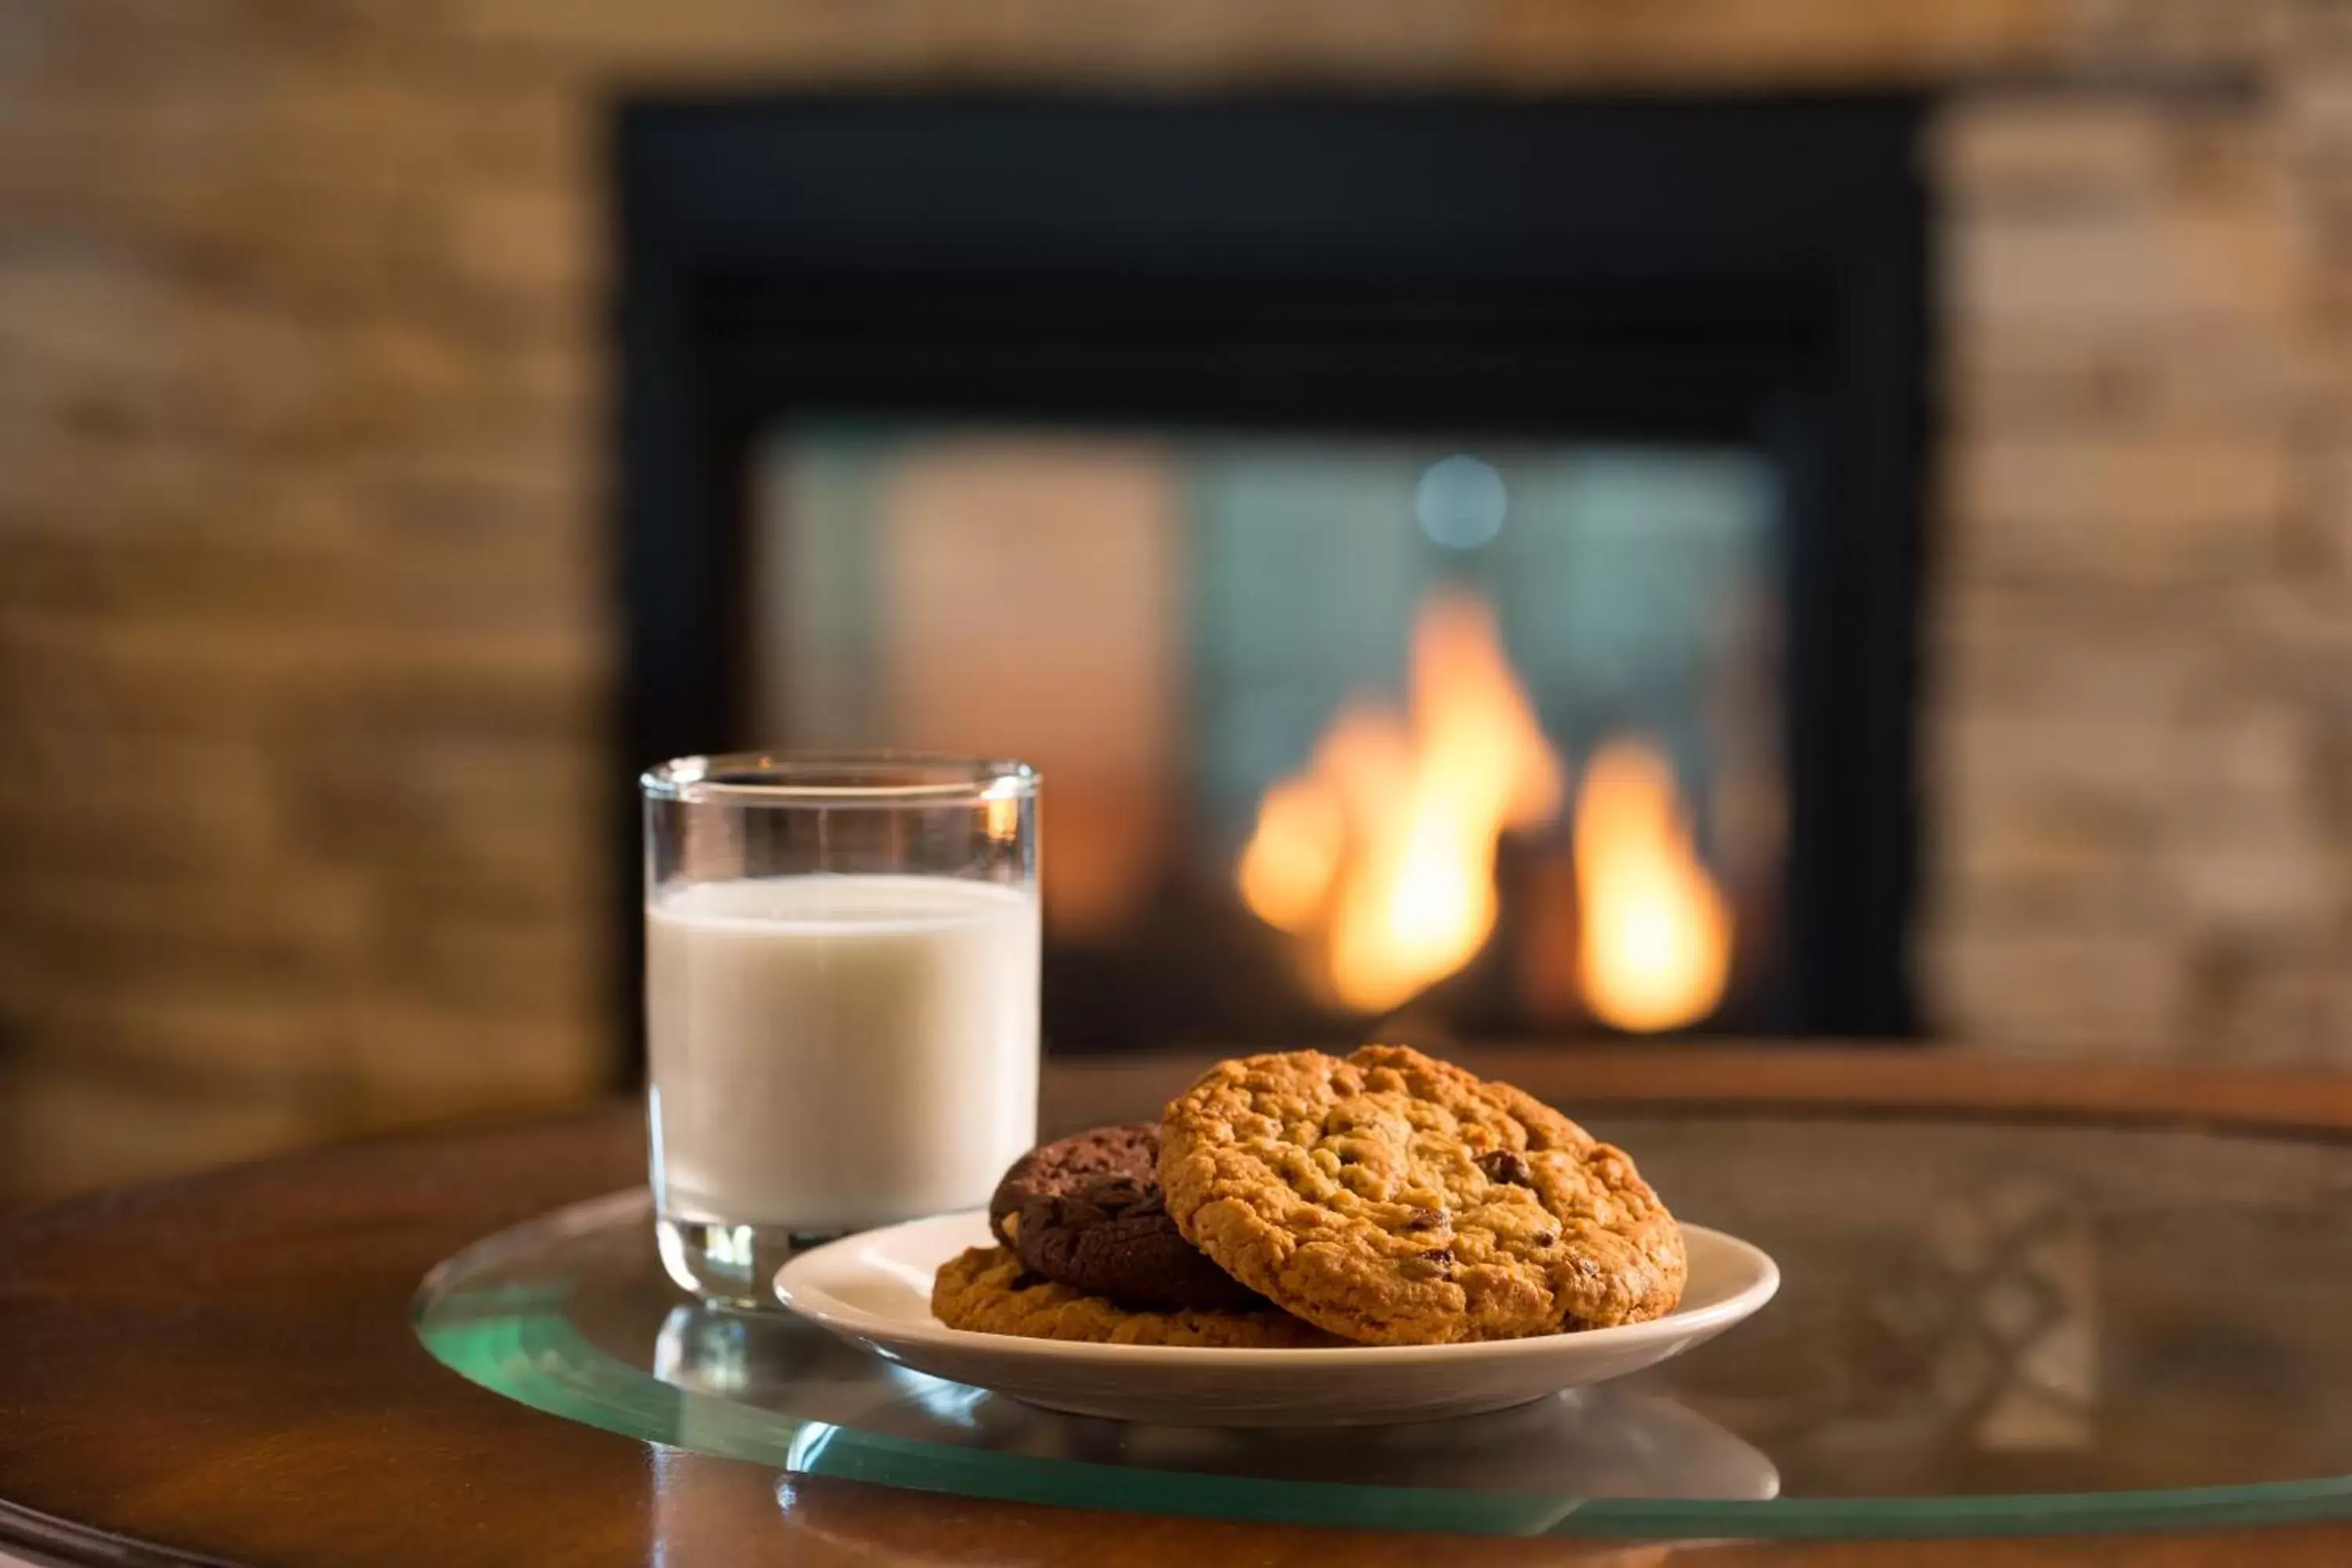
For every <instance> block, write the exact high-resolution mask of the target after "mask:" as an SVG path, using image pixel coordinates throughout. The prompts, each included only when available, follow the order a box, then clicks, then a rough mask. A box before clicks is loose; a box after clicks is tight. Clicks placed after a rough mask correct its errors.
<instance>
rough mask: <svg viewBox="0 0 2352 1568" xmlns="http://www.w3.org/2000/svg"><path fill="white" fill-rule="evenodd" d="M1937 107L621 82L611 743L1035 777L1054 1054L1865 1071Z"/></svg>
mask: <svg viewBox="0 0 2352 1568" xmlns="http://www.w3.org/2000/svg"><path fill="white" fill-rule="evenodd" d="M1918 125H1919V109H1918V105H1917V104H1916V103H1915V102H1913V101H1910V100H1901V99H1889V98H1872V99H1851V98H1803V99H1788V100H1723V101H1666V100H1639V101H1579V102H1572V103H1535V102H1529V103H1525V104H1509V103H1502V102H1484V103H1469V102H1428V101H1399V100H1329V101H1279V102H1276V101H1261V100H1236V99H1213V100H1166V101H1134V102H1129V101H1121V102H1107V101H1081V100H1043V99H1041V100H1005V99H991V100H952V101H945V100H937V99H918V98H907V99H892V98H860V99H842V100H809V99H774V100H733V101H727V102H720V103H692V104H683V103H646V104H640V105H636V106H634V107H632V108H631V109H630V110H628V111H627V112H625V114H624V115H623V117H622V119H621V121H620V125H619V131H618V138H617V158H618V165H619V179H620V202H619V213H620V232H621V241H622V255H623V264H624V269H623V289H622V310H621V336H620V346H621V361H622V363H621V370H622V387H623V407H622V413H623V435H624V440H623V444H622V456H623V473H622V489H621V495H622V503H623V504H622V525H623V550H622V562H623V568H624V575H623V585H624V591H625V600H626V604H627V608H628V612H629V629H630V638H629V643H628V657H627V660H626V666H625V702H626V711H625V722H624V726H623V743H624V745H625V747H626V748H627V753H628V754H627V757H626V759H625V760H626V762H627V763H629V764H631V765H632V766H634V765H635V764H638V763H643V762H646V761H648V760H652V759H657V758H659V757H663V756H667V755H673V754H677V753H679V752H688V751H705V750H712V749H718V748H722V747H724V748H734V747H740V746H745V745H760V744H772V745H778V746H856V747H869V746H891V747H920V748H933V749H952V750H959V751H977V752H1017V753H1020V754H1023V755H1024V756H1027V757H1029V758H1030V759H1031V760H1033V761H1035V762H1037V763H1040V764H1041V765H1042V766H1043V768H1044V769H1045V774H1046V778H1047V792H1046V803H1047V804H1046V808H1045V848H1044V867H1045V897H1046V910H1047V957H1046V980H1045V986H1046V991H1045V1029H1046V1034H1047V1038H1048V1043H1049V1047H1051V1048H1054V1049H1056V1050H1065V1051H1086V1050H1114V1049H1126V1048H1137V1047H1153V1046H1172V1045H1186V1044H1191V1045H1203V1046H1206V1045H1214V1046H1216V1047H1225V1048H1230V1047H1250V1046H1254V1045H1258V1044H1261V1043H1263V1044H1268V1045H1271V1044H1276V1043H1280V1044H1296V1043H1302V1042H1307V1041H1324V1040H1329V1041H1340V1040H1345V1039H1348V1038H1350V1037H1357V1036H1360V1034H1362V1033H1363V1032H1364V1031H1365V1030H1366V1029H1368V1028H1371V1027H1375V1026H1378V1027H1381V1028H1384V1029H1387V1030H1390V1031H1392V1032H1401V1033H1402V1034H1405V1035H1407V1036H1412V1037H1430V1038H1436V1039H1447V1038H1480V1037H1509V1038H1519V1039H1525V1038H1538V1037H1605V1036H1611V1035H1628V1034H1630V1035H1650V1034H1655V1033H1662V1032H1742V1033H1809V1034H1859V1035H1871V1036H1895V1035H1899V1034H1901V1033H1903V1032H1905V1031H1906V1029H1907V1028H1908V1027H1909V1025H1910V1021H1911V1020H1910V1008H1909V1005H1908V994H1907V986H1906V977H1905V961H1906V927H1907V916H1908V911H1909V907H1910V891H1911V876H1912V860H1913V855H1912V826H1911V766H1912V763H1911V698H1912V689H1913V685H1914V679H1915V676H1914V671H1915V666H1916V634H1915V629H1914V616H1913V612H1914V606H1915V604H1916V596H1917V592H1918V572H1919V554H1920V536H1921V478H1920V468H1921V456H1920V455H1921V451H1922V447H1923V437H1924V424H1925V418H1926V413H1925V405H1924V397H1923V393H1922V388H1923V387H1924V386H1925V385H1926V384H1927V371H1926V356H1927V330H1926V323H1925V318H1924V309H1923V303H1922V301H1923V300H1924V298H1925V287H1926V278H1925V268H1926V251H1925V245H1924V236H1925V233H1926V227H1927V225H1926V216H1927V215H1926V211H1925V202H1926V197H1925V195H1924V193H1923V190H1922V187H1921V185H1920V184H1919V182H1918V179H1917V177H1916V172H1915V168H1914V156H1915V152H1916V145H1915V144H1916V133H1917V129H1918ZM627 842H628V843H629V844H630V846H631V849H630V855H631V860H630V862H628V863H634V845H635V837H634V823H633V820H632V824H631V827H630V837H629V838H628V840H627ZM632 892H634V889H632ZM623 920H624V925H625V929H626V930H628V931H631V932H632V933H634V931H635V919H634V902H632V903H631V904H630V906H629V909H628V910H625V911H624V914H623ZM630 967H631V973H634V966H633V965H632V966H630ZM631 1016H634V1013H632V1015H631Z"/></svg>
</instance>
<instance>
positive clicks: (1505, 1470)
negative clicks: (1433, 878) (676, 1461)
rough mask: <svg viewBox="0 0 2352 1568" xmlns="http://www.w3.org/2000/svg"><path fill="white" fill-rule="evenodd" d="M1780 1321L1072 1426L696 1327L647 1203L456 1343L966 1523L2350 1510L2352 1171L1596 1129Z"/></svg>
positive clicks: (2086, 1521) (2243, 1147)
mask: <svg viewBox="0 0 2352 1568" xmlns="http://www.w3.org/2000/svg"><path fill="white" fill-rule="evenodd" d="M1593 1126H1594V1128H1595V1130H1596V1131H1600V1132H1601V1133H1602V1135H1604V1136H1606V1137H1609V1138H1612V1139H1613V1140H1615V1141H1617V1142H1622V1143H1623V1144H1624V1145H1625V1146H1627V1147H1628V1148H1630V1149H1632V1150H1633V1152H1634V1153H1635V1155H1636V1157H1637V1158H1638V1159H1639V1160H1640V1161H1641V1163H1642V1167H1643V1171H1644V1173H1647V1174H1649V1175H1651V1176H1652V1178H1653V1180H1654V1182H1655V1183H1656V1184H1657V1186H1658V1188H1659V1190H1660V1192H1661V1193H1663V1194H1664V1195H1665V1196H1666V1198H1667V1201H1668V1202H1669V1203H1670V1204H1671V1205H1673V1206H1674V1208H1675V1212H1676V1213H1677V1214H1679V1215H1683V1216H1684V1217H1685V1218H1686V1219H1689V1220H1693V1221H1696V1222H1698V1223H1702V1224H1706V1225H1711V1226H1717V1228H1720V1229H1723V1230H1727V1231H1730V1232H1731V1233H1733V1234H1734V1235H1737V1236H1740V1237H1746V1238H1747V1239H1748V1240H1751V1241H1753V1242H1755V1243H1757V1244H1758V1245H1759V1246H1761V1247H1764V1248H1765V1249H1766V1250H1768V1251H1769V1252H1770V1253H1772V1254H1773V1256H1774V1257H1775V1258H1777V1259H1778V1260H1779V1262H1780V1268H1781V1271H1782V1277H1783V1282H1782V1287H1781V1291H1780V1297H1779V1298H1778V1300H1775V1301H1774V1302H1773V1303H1772V1304H1771V1305H1770V1306H1769V1307H1768V1308H1767V1309H1766V1310H1764V1311H1763V1312H1762V1313H1761V1314H1759V1316H1758V1317H1757V1318H1755V1319H1753V1320H1751V1321H1748V1323H1745V1324H1743V1325H1741V1326H1740V1327H1738V1328H1737V1329H1735V1330H1733V1331H1731V1332H1729V1333H1727V1334H1726V1335H1725V1336H1724V1337H1723V1338H1721V1339H1719V1340H1717V1341H1716V1342H1713V1343H1711V1344H1708V1345H1706V1346H1703V1347H1701V1348H1700V1349H1698V1350H1696V1351H1694V1352H1691V1353H1690V1354H1688V1355H1686V1356H1684V1357H1682V1358H1680V1359H1677V1360H1675V1361H1671V1362H1668V1363H1664V1364H1663V1365H1662V1366H1659V1367H1656V1368H1654V1369H1652V1370H1651V1371H1649V1372H1645V1373H1640V1374H1637V1375H1635V1376H1633V1377H1628V1378H1624V1379H1622V1380H1620V1381H1618V1382H1614V1383H1611V1384H1602V1385H1601V1386H1598V1387H1595V1388H1590V1389H1585V1390H1581V1391H1572V1392H1570V1393H1569V1394H1560V1395H1556V1396H1553V1397H1551V1398H1549V1399H1546V1400H1543V1401H1539V1402H1538V1403H1537V1404H1535V1405H1527V1406H1523V1407H1521V1408H1519V1409H1516V1410H1508V1411H1503V1412H1500V1413H1497V1414H1496V1415H1484V1416H1476V1417H1472V1418H1468V1419H1464V1420H1454V1421H1445V1422H1433V1423H1426V1424H1420V1425H1413V1426H1389V1427H1369V1428H1352V1429H1349V1430H1348V1431H1347V1432H1346V1433H1345V1434H1344V1435H1341V1434H1335V1433H1334V1432H1332V1431H1330V1430H1322V1431H1313V1430H1299V1431H1255V1432H1251V1431H1220V1430H1209V1429H1199V1428H1178V1427H1158V1426H1135V1425H1129V1424H1125V1423H1119V1422H1111V1421H1102V1420H1095V1419H1089V1418H1082V1417H1076V1416H1067V1415H1055V1414H1052V1413H1050V1412H1046V1411H1043V1410H1038V1409H1034V1408H1031V1407H1028V1406H1025V1405H1020V1404H1017V1403H1015V1402H1013V1401H1012V1400H1009V1399H1005V1398H1003V1397H1002V1396H999V1395H995V1394H988V1393H986V1392H984V1391H982V1390H979V1389H974V1388H967V1387H963V1386H961V1385H960V1384H950V1383H945V1382H941V1381H940V1380H938V1379H935V1378H930V1377H926V1376H924V1375H922V1374H920V1373H912V1372H908V1371H906V1370H904V1369H902V1368H898V1367H895V1366H892V1365H890V1364H888V1363H885V1362H882V1361H880V1360H877V1359H876V1358H874V1357H871V1356H869V1355H866V1353H864V1352H860V1351H856V1350H854V1349H852V1348H850V1347H848V1346H846V1345H845V1344H842V1343H839V1342H835V1341H834V1340H833V1339H831V1338H830V1337H829V1336H827V1335H825V1334H824V1333H823V1332H822V1331H817V1330H815V1329H814V1328H812V1327H810V1326H808V1325H806V1324H803V1323H802V1322H800V1321H797V1320H794V1319H793V1318H790V1317H788V1316H785V1315H782V1314H781V1313H779V1314H769V1315H748V1316H747V1315H738V1314H733V1313H728V1312H721V1311H715V1310H706V1309H704V1308H701V1307H698V1306H696V1305H693V1304H691V1303H689V1302H688V1301H686V1300H684V1299H682V1298H681V1297H680V1296H679V1295H678V1294H677V1291H676V1290H675V1289H674V1288H672V1287H671V1286H670V1284H669V1283H668V1281H667V1279H665V1278H664V1277H663V1275H662V1272H661V1269H660V1266H659V1264H658V1262H657V1261H656V1258H655V1256H654V1250H653V1242H652V1225H651V1218H650V1215H649V1212H648V1209H647V1205H646V1199H645V1195H644V1194H642V1193H624V1194H614V1196H612V1197H609V1198H604V1199H599V1200H596V1201H594V1202H592V1203H588V1204H583V1205H576V1206H574V1207H572V1208H570V1209H566V1210H562V1211H561V1212H559V1213H557V1214H554V1215H548V1216H546V1217H544V1218H541V1219H540V1220H537V1221H534V1222H532V1223H531V1224H529V1225H526V1226H520V1227H518V1228H517V1229H514V1230H511V1231H508V1232H504V1233H502V1234H500V1235H499V1236H496V1237H489V1238H488V1239H487V1240H485V1241H482V1242H480V1243H478V1244H477V1245H476V1246H474V1247H469V1248H467V1250H466V1251H464V1252H462V1253H460V1254H458V1255H457V1257H455V1258H451V1259H450V1260H449V1261H448V1262H447V1263H446V1264H444V1265H443V1266H442V1267H441V1268H439V1269H437V1270H436V1272H435V1273H434V1275H433V1276H432V1277H431V1278H430V1279H427V1280H426V1281H425V1286H424V1288H423V1289H422V1290H421V1291H420V1292H419V1294H418V1297H417V1300H416V1306H415V1325H416V1331H417V1333H418V1335H419V1337H420V1338H421V1339H422V1340H423V1341H424V1342H425V1345H426V1346H427V1347H428V1348H429V1349H430V1350H431V1351H432V1352H433V1353H434V1354H435V1355H436V1356H437V1357H438V1358H439V1359H441V1360H442V1361H443V1362H445V1363H447V1364H448V1365H449V1366H451V1367H453V1368H455V1369H456V1370H457V1371H458V1372H459V1373H463V1374H464V1375H466V1376H467V1377H468V1378H471V1379H472V1380H474V1381H475V1382H477V1383H479V1384H483V1385H485V1386H487V1387H489V1388H492V1389H495V1390H497V1391H499V1393H502V1394H508V1395H509V1396H510V1397H512V1398H515V1399H517V1400H520V1401H521V1402H522V1403H524V1404H526V1405H531V1406H534V1407H536V1408H539V1409H541V1410H545V1411H548V1412H551V1413H552V1414H555V1415H562V1416H566V1417H569V1418H571V1419H573V1420H578V1421H583V1422H587V1423H589V1424H591V1425H593V1426H602V1427H605V1428H607V1429H609V1430H613V1431H617V1432H624V1433H627V1434H630V1435H632V1436H638V1437H643V1438H646V1439H648V1440H651V1441H655V1442H660V1443H667V1444H671V1445H675V1446H677V1447H685V1448H689V1449H694V1450H698V1451H701V1452H705V1453H710V1454H716V1455H721V1456H725V1457H729V1458H741V1459H751V1460H755V1461H759V1462H762V1463H766V1464H770V1465H773V1466H776V1467H778V1468H781V1469H782V1470H785V1471H787V1472H791V1473H795V1474H814V1475H825V1476H839V1477H846V1478H850V1479H859V1480H866V1481H873V1482H878V1483H882V1484H886V1485H891V1486H898V1487H908V1488H914V1489H923V1490H929V1491H939V1492H948V1493H953V1494H957V1495H961V1496H970V1497H986V1498H999V1499H1011V1500H1022V1501H1032V1502H1050V1503H1065V1504H1073V1505H1082V1506H1087V1507H1091V1508H1110V1509H1131V1510H1145V1511H1150V1512H1155V1513H1167V1514H1192V1515H1201V1516H1207V1517H1214V1518H1223V1519H1235V1520H1248V1521H1286V1522H1293V1523H1308V1524H1316V1523H1331V1524H1343V1523H1344V1524H1349V1525H1354V1526H1357V1527H1359V1528H1363V1527H1376V1528H1379V1527H1385V1528H1391V1529H1423V1530H1443V1531H1467V1532H1477V1533H1510V1534H1523V1533H1534V1532H1541V1531H1574V1532H1585V1533H1593V1534H1611V1535H1630V1536H1643V1535H1647V1536H1691V1535H1745V1536H1794V1535H1811V1536H1821V1535H1882V1536H1883V1535H1890V1534H1921V1535H1949V1534H1958V1533H1967V1532H2009V1531H2019V1532H2023V1531H2035V1532H2039V1531H2054V1530H2079V1529H2132V1528H2137V1529H2155V1528H2165V1527H2168V1526H2175V1525H2190V1524H2200V1525H2211V1524H2223V1523H2242V1522H2258V1521H2291V1520H2308V1519H2327V1518H2352V1310H2347V1302H2352V1142H2336V1141H2327V1140H2324V1139H2318V1138H2297V1137H2282V1136H2272V1135H2252V1134H2230V1133H2219V1132H2201V1131H2182V1130H2173V1129H2154V1128H2129V1127H2098V1126H2084V1125H2074V1124H2066V1123H2058V1122H2047V1121H2033V1122H2003V1121H1949V1120H1929V1119H1924V1118H1923V1119H1917V1120H1867V1119H1860V1118H1852V1117H1839V1118H1807V1117H1797V1116H1781V1115H1776V1116H1769V1117H1761V1116H1738V1117H1733V1116H1715V1115H1706V1114H1675V1115H1661V1116H1649V1117H1643V1118H1639V1119H1634V1118H1617V1119H1613V1120H1611V1119H1600V1120H1596V1121H1594V1123H1593Z"/></svg>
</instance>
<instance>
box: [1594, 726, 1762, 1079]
mask: <svg viewBox="0 0 2352 1568" xmlns="http://www.w3.org/2000/svg"><path fill="white" fill-rule="evenodd" d="M1677 805H1678V803H1677V801H1676V798H1675V780H1674V771H1673V769H1672V768H1670V767H1669V766H1668V765H1667V763H1666V760H1665V759H1664V757H1662V756H1660V755H1659V754H1658V753H1657V752H1655V751H1654V750H1653V749H1652V748H1651V747H1649V746H1648V745H1646V744H1643V742H1638V741H1624V740H1620V741H1612V742H1609V743H1608V744H1606V745H1604V746H1602V747H1601V749H1600V751H1598V752H1595V753H1594V754H1593V756H1592V760H1591V763H1589V764H1588V765H1587V766H1586V768H1585V770H1584V778H1583V781H1582V783H1581V784H1580V785H1579V787H1578V789H1577V795H1576V844H1575V847H1576V889H1577V902H1578V906H1579V910H1580V920H1579V925H1580V931H1581V938H1580V957H1581V960H1582V962H1581V964H1580V973H1581V977H1582V980H1583V985H1584V996H1585V1001H1586V1003H1587V1005H1590V1006H1591V1009H1592V1012H1593V1016H1596V1017H1598V1018H1600V1019H1601V1021H1603V1022H1604V1023H1609V1024H1613V1025H1615V1026H1617V1027H1619V1028H1621V1029H1631V1030H1634V1031H1636V1032H1639V1033H1644V1034H1646V1033H1650V1032H1653V1031H1655V1030H1659V1029H1671V1028H1675V1027H1676V1026H1680V1025H1684V1024H1688V1023H1692V1022H1695V1021H1696V1020H1697V1019H1700V1018H1703V1017H1705V1016H1707V1015H1708V1014H1709V1013H1712V1012H1713V1011H1715V1007H1716V1004H1717V1003H1718V1002H1720V1001H1721V1000H1722V999H1723V987H1724V981H1725V978H1726V976H1727V973H1728V972H1729V970H1730V967H1731V911H1730V910H1729V908H1728V907H1727V905H1726V903H1725V901H1724V898H1723V894H1722V893H1721V892H1720V891H1719V890H1718V889H1717V887H1716V885H1715V884H1714V883H1713V882H1712V881H1710V880H1709V879H1708V878H1707V874H1706V868H1705V867H1703V866H1702V865H1700V864H1699V859H1698V856H1697V854H1696V852H1695V851H1694V849H1693V848H1692V846H1691V841H1690V834H1689V831H1688V829H1687V828H1686V827H1685V826H1684V824H1683V823H1682V821H1681V820H1680V817H1679V815H1678V812H1677V809H1676V808H1677Z"/></svg>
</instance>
